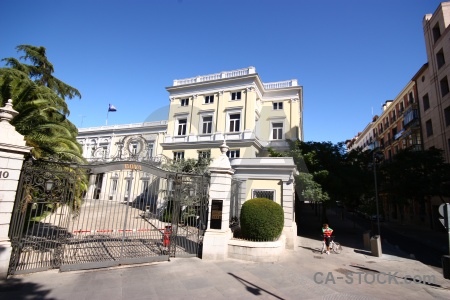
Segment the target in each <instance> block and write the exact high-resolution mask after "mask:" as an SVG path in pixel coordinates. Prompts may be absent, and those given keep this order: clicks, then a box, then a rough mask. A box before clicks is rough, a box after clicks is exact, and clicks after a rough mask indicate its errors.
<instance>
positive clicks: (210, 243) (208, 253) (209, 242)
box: [202, 229, 233, 260]
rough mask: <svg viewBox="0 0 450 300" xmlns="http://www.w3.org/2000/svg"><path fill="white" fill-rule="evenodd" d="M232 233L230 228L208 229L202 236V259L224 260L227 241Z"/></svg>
mask: <svg viewBox="0 0 450 300" xmlns="http://www.w3.org/2000/svg"><path fill="white" fill-rule="evenodd" d="M232 236H233V233H232V232H231V230H230V229H228V230H226V231H218V230H213V229H209V230H207V231H206V232H205V235H204V237H203V249H202V259H204V260H224V259H226V258H227V245H228V241H229V240H230V239H231V238H232Z"/></svg>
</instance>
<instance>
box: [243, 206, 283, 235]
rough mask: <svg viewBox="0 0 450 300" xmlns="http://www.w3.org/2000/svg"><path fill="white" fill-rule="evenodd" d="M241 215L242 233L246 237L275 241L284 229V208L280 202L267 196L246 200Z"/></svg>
mask: <svg viewBox="0 0 450 300" xmlns="http://www.w3.org/2000/svg"><path fill="white" fill-rule="evenodd" d="M240 217H241V220H240V223H241V235H242V237H243V238H245V239H249V240H255V241H273V240H275V239H277V238H278V237H279V236H280V234H281V232H282V231H283V226H284V212H283V208H282V207H281V205H279V204H278V203H276V202H274V201H272V200H269V199H266V198H254V199H250V200H247V201H245V202H244V204H243V205H242V208H241V216H240Z"/></svg>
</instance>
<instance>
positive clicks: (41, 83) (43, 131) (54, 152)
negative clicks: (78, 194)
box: [0, 45, 85, 163]
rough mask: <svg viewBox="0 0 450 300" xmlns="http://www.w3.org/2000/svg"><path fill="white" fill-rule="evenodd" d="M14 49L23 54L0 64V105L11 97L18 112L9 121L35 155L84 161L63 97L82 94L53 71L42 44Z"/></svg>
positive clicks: (36, 156)
mask: <svg viewBox="0 0 450 300" xmlns="http://www.w3.org/2000/svg"><path fill="white" fill-rule="evenodd" d="M17 50H18V51H19V52H24V55H23V56H21V57H20V59H19V60H17V59H15V58H4V59H3V61H5V62H6V66H7V67H4V68H0V100H1V102H2V105H4V104H5V103H6V101H7V100H8V99H12V101H13V107H14V109H15V110H17V111H18V112H19V115H18V116H16V117H15V118H14V119H13V120H12V122H11V123H12V125H14V126H15V128H16V130H17V131H18V132H19V133H21V134H22V135H24V136H25V140H26V142H27V145H28V146H31V147H33V150H32V155H33V156H34V157H35V158H49V157H56V158H58V159H59V160H62V161H70V162H78V163H81V162H85V160H84V159H83V156H82V149H81V145H79V144H78V142H77V140H76V137H77V135H78V130H77V128H76V127H75V125H74V124H72V123H71V122H70V121H69V120H68V119H67V117H68V116H69V114H70V111H69V109H68V106H67V103H66V101H65V98H66V97H67V98H69V99H71V98H73V97H75V96H77V97H81V95H80V93H79V91H78V90H76V89H75V88H73V87H71V86H69V85H67V84H65V83H64V82H62V81H61V80H59V79H57V78H56V77H54V76H53V75H52V74H53V72H54V68H53V65H52V64H51V63H50V62H49V61H48V59H47V57H46V54H45V48H44V47H35V46H30V45H20V46H18V47H17ZM21 60H25V62H27V61H30V62H31V64H26V63H25V62H22V61H21Z"/></svg>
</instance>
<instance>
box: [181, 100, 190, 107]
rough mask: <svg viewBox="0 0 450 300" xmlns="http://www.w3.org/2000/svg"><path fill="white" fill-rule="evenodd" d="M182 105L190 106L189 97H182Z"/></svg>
mask: <svg viewBox="0 0 450 300" xmlns="http://www.w3.org/2000/svg"><path fill="white" fill-rule="evenodd" d="M180 102H181V106H188V105H189V99H181V100H180Z"/></svg>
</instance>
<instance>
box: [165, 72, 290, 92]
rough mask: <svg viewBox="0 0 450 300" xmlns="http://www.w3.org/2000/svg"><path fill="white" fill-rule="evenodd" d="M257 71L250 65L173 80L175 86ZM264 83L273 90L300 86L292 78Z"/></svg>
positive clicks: (267, 88)
mask: <svg viewBox="0 0 450 300" xmlns="http://www.w3.org/2000/svg"><path fill="white" fill-rule="evenodd" d="M255 73H256V69H255V67H248V68H244V69H238V70H232V71H224V72H220V73H214V74H208V75H201V76H196V77H190V78H184V79H175V80H174V81H173V86H178V85H185V84H193V83H200V82H206V81H213V80H219V79H226V78H231V77H239V76H245V75H249V74H255ZM263 85H264V88H265V89H266V90H273V89H282V88H287V87H291V86H298V82H297V79H291V80H284V81H277V82H267V83H263Z"/></svg>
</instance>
